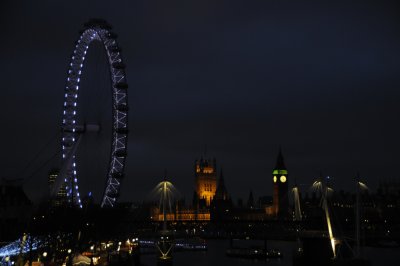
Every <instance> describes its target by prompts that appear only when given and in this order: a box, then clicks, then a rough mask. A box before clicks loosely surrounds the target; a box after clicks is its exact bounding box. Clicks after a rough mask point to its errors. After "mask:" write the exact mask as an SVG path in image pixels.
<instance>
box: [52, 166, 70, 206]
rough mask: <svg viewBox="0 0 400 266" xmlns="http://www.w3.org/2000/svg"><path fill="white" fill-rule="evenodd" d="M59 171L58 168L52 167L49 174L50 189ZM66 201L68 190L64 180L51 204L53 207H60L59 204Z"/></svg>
mask: <svg viewBox="0 0 400 266" xmlns="http://www.w3.org/2000/svg"><path fill="white" fill-rule="evenodd" d="M59 172H60V171H59V170H58V169H52V170H51V171H50V172H49V176H48V184H49V191H51V190H52V188H53V186H54V184H55V182H56V179H57V176H58V174H59ZM66 202H67V190H66V186H65V182H63V183H62V185H61V187H60V189H59V190H58V192H57V195H56V197H55V198H54V199H52V203H51V204H52V206H53V207H59V206H62V205H65V204H66Z"/></svg>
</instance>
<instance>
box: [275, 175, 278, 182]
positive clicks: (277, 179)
mask: <svg viewBox="0 0 400 266" xmlns="http://www.w3.org/2000/svg"><path fill="white" fill-rule="evenodd" d="M277 180H278V178H276V175H274V183H276V181H277Z"/></svg>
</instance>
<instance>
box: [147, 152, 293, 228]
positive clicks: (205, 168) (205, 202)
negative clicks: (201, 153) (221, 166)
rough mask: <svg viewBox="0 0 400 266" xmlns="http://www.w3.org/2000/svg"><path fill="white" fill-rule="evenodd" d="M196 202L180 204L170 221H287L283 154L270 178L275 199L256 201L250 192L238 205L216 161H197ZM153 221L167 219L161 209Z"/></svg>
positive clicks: (155, 214) (168, 216)
mask: <svg viewBox="0 0 400 266" xmlns="http://www.w3.org/2000/svg"><path fill="white" fill-rule="evenodd" d="M193 171H194V187H195V191H194V193H193V200H192V203H191V205H190V206H184V205H185V204H184V203H180V202H177V203H176V204H175V205H174V208H173V210H172V211H171V212H170V213H168V214H167V217H166V218H167V220H169V221H210V220H213V221H226V220H260V221H261V220H268V219H286V218H288V217H289V195H288V193H289V192H288V182H289V176H288V171H287V169H286V166H285V163H284V158H283V155H282V152H281V151H279V153H278V156H277V160H276V165H275V167H274V169H272V175H271V176H270V177H269V178H270V180H271V181H270V182H271V183H272V185H273V191H272V195H273V196H272V198H271V197H268V196H266V197H262V198H260V200H259V202H257V203H256V202H254V198H253V194H252V192H251V191H250V193H249V198H248V200H247V202H246V204H244V203H243V202H238V204H236V205H234V204H233V201H232V198H231V196H230V195H229V193H228V191H227V189H226V186H225V180H224V175H223V172H222V170H220V171H219V175H218V168H217V161H216V159H215V158H213V159H207V158H200V159H198V160H195V162H194V169H193ZM151 217H152V220H154V221H161V220H163V214H162V213H161V212H160V210H159V208H158V207H154V208H153V209H152V212H151Z"/></svg>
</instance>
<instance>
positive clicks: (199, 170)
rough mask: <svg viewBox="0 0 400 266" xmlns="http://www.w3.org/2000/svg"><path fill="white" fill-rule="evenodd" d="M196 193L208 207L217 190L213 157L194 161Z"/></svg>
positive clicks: (215, 164) (215, 163)
mask: <svg viewBox="0 0 400 266" xmlns="http://www.w3.org/2000/svg"><path fill="white" fill-rule="evenodd" d="M194 175H195V183H196V193H197V196H198V197H199V199H200V200H202V199H203V200H205V202H206V206H207V207H209V206H210V203H211V200H212V199H213V197H214V196H215V192H216V190H217V161H216V160H215V159H213V160H211V159H203V158H201V159H200V160H196V161H195V162H194Z"/></svg>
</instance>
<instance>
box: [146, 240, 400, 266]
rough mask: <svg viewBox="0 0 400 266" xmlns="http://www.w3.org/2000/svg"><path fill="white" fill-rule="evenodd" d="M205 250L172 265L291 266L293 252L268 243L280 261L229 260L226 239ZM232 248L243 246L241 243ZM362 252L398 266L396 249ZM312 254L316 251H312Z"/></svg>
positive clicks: (288, 245)
mask: <svg viewBox="0 0 400 266" xmlns="http://www.w3.org/2000/svg"><path fill="white" fill-rule="evenodd" d="M207 244H208V251H205V252H203V251H186V252H176V253H174V264H173V265H174V266H205V265H209V266H239V265H240V266H247V265H280V266H292V254H293V250H295V248H296V247H297V244H296V242H288V241H268V248H275V249H279V250H280V251H281V252H282V253H283V256H284V257H283V258H281V259H270V260H249V259H240V258H230V257H227V256H226V255H225V251H226V249H227V248H228V247H229V241H228V240H209V241H207ZM235 245H239V246H245V244H243V242H242V243H235ZM246 245H247V246H251V245H259V246H262V245H263V242H261V241H260V242H258V241H255V242H253V243H250V244H249V243H246ZM362 253H363V255H364V256H365V257H366V258H369V259H370V260H371V262H372V265H376V266H378V265H385V266H398V265H399V259H400V248H369V247H367V248H363V249H362ZM316 254H318V251H317V250H316ZM141 261H142V263H143V264H144V265H146V266H153V265H154V266H155V265H157V263H156V257H155V255H143V256H142V258H141Z"/></svg>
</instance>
